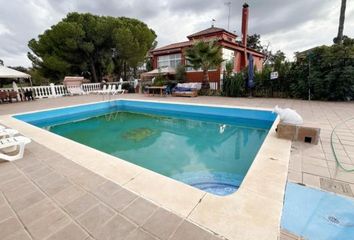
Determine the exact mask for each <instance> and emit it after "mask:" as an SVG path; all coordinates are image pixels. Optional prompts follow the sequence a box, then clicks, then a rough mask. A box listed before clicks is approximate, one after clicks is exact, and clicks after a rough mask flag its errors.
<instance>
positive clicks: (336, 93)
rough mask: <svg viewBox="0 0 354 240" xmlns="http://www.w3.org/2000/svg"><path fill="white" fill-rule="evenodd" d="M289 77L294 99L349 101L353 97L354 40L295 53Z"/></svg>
mask: <svg viewBox="0 0 354 240" xmlns="http://www.w3.org/2000/svg"><path fill="white" fill-rule="evenodd" d="M290 75H291V76H290V77H291V79H292V84H291V85H290V87H291V93H292V95H293V96H294V97H298V98H303V99H307V98H308V95H309V89H310V92H311V99H316V100H348V99H353V98H354V40H353V39H350V38H344V41H343V43H342V44H334V45H332V46H330V47H327V46H322V47H317V48H314V49H311V50H310V51H308V52H306V53H305V54H303V53H302V54H297V61H296V62H295V63H294V64H293V66H292V68H291V71H290Z"/></svg>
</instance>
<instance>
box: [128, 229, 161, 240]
mask: <svg viewBox="0 0 354 240" xmlns="http://www.w3.org/2000/svg"><path fill="white" fill-rule="evenodd" d="M138 239H139V240H156V239H157V238H155V237H154V236H152V235H150V234H149V233H147V232H145V231H143V230H141V229H140V228H138V229H136V230H135V231H133V232H131V233H130V234H129V235H128V237H127V238H126V240H138Z"/></svg>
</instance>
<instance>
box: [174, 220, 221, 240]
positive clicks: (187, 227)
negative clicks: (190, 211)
mask: <svg viewBox="0 0 354 240" xmlns="http://www.w3.org/2000/svg"><path fill="white" fill-rule="evenodd" d="M217 239H220V238H218V237H217V236H215V235H214V234H212V233H210V232H207V231H205V230H204V229H201V228H200V227H198V226H197V225H195V224H193V223H191V222H188V221H183V223H182V225H181V226H180V227H179V228H178V229H177V231H176V232H175V233H174V234H173V236H172V238H171V240H217Z"/></svg>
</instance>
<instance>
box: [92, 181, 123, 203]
mask: <svg viewBox="0 0 354 240" xmlns="http://www.w3.org/2000/svg"><path fill="white" fill-rule="evenodd" d="M121 190H123V188H122V187H121V186H119V185H118V184H116V183H114V182H112V181H106V182H104V183H103V184H101V185H99V186H97V187H96V188H95V189H93V190H92V193H93V194H95V195H96V196H97V197H98V198H104V199H108V198H110V197H112V196H113V195H114V194H116V193H117V192H119V191H121Z"/></svg>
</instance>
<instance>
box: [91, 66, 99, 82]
mask: <svg viewBox="0 0 354 240" xmlns="http://www.w3.org/2000/svg"><path fill="white" fill-rule="evenodd" d="M90 67H91V74H92V79H93V82H98V78H97V73H96V67H95V64H94V62H93V61H91V64H90Z"/></svg>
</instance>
